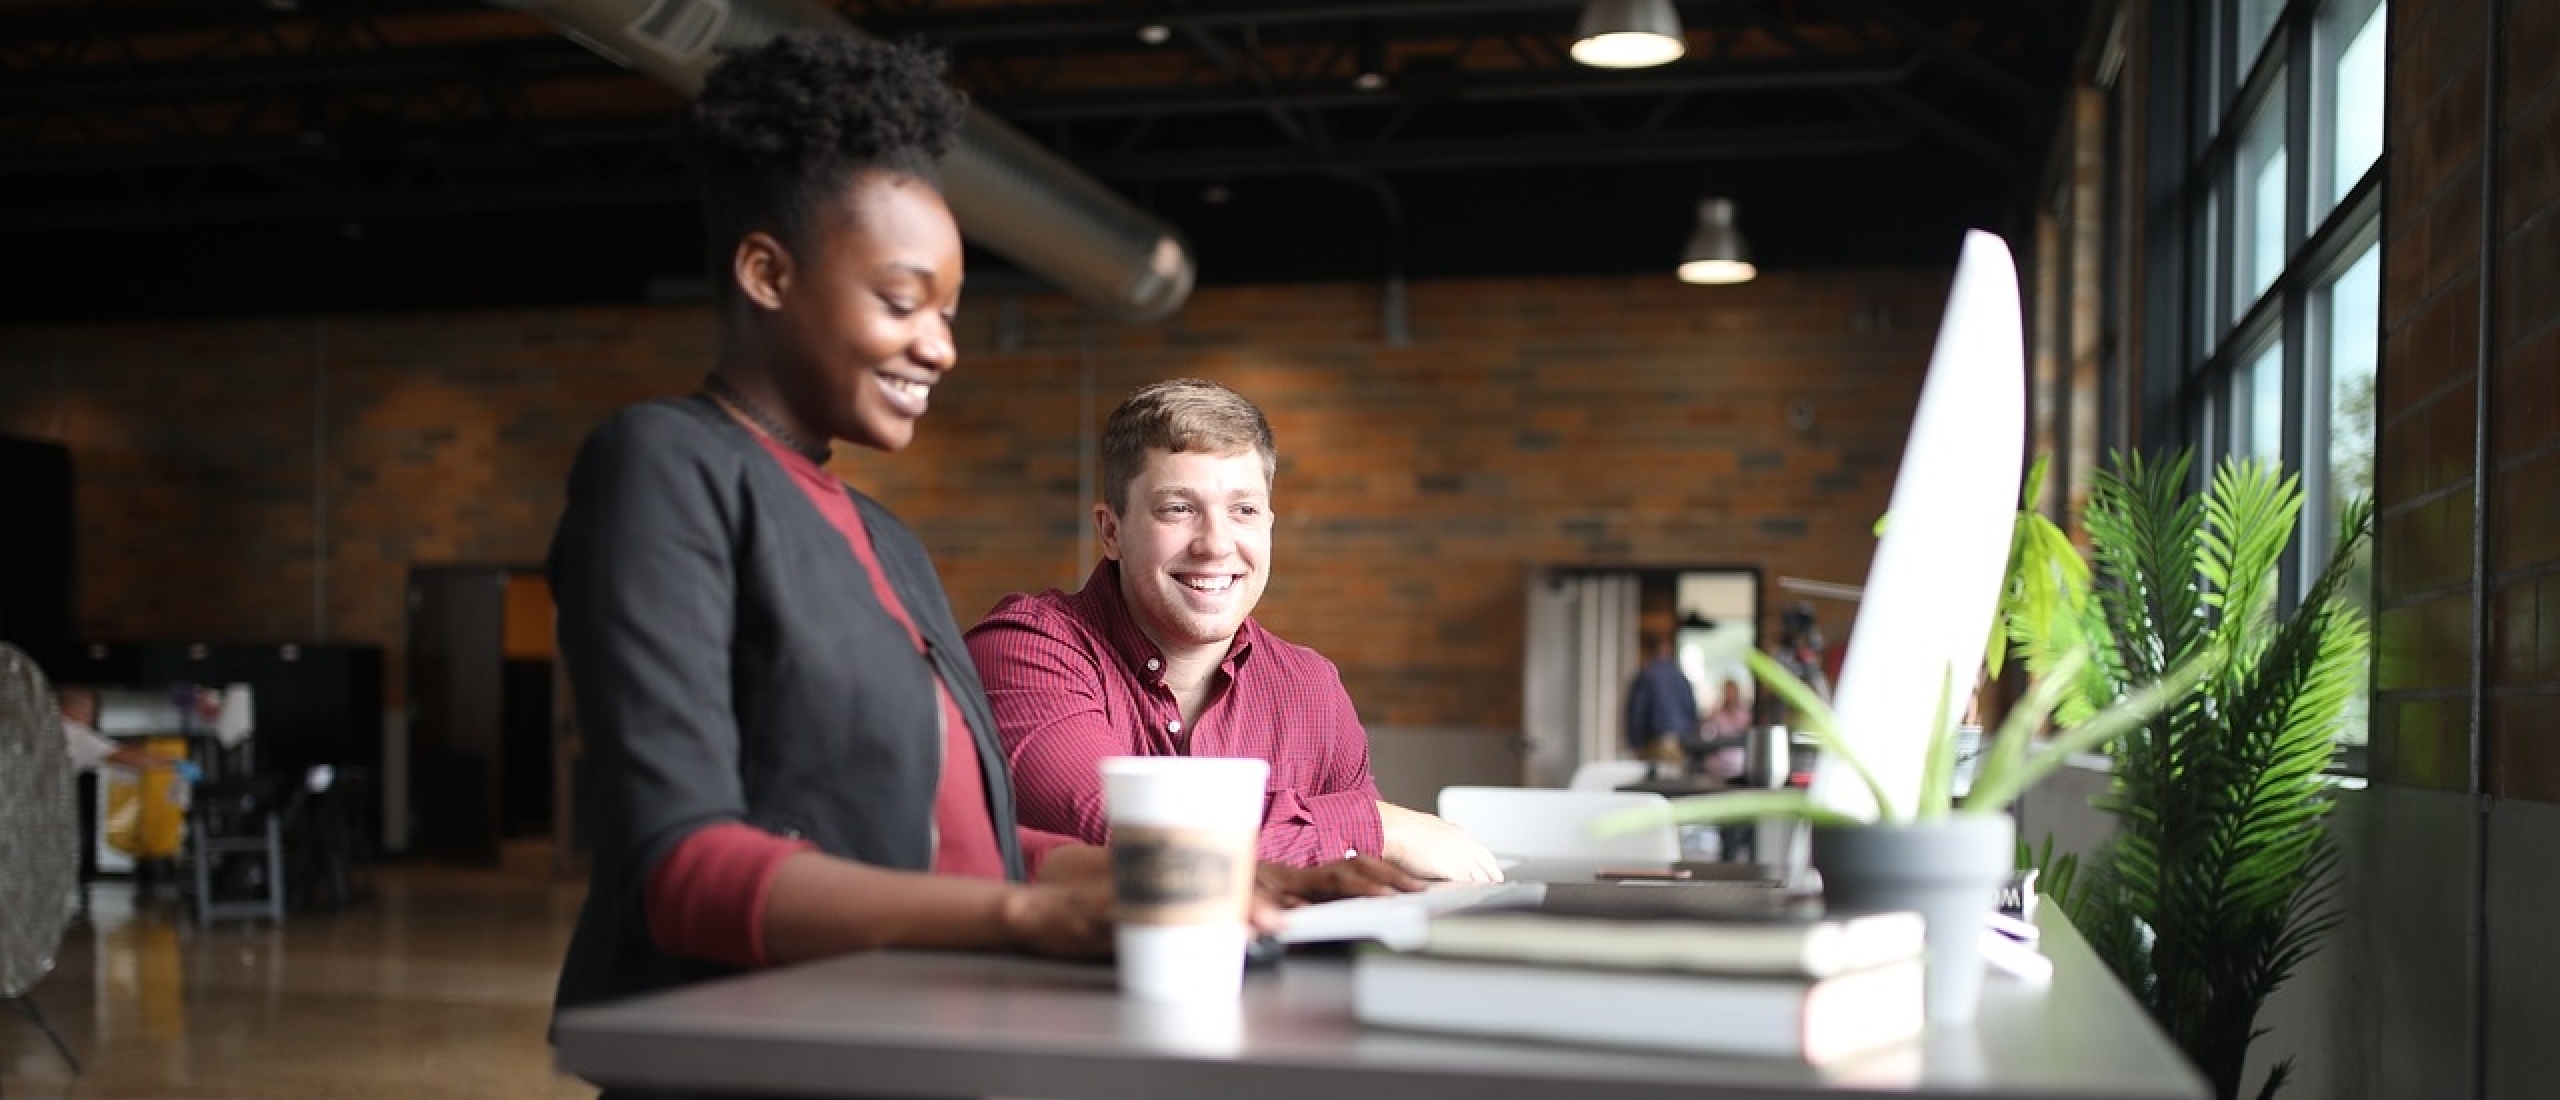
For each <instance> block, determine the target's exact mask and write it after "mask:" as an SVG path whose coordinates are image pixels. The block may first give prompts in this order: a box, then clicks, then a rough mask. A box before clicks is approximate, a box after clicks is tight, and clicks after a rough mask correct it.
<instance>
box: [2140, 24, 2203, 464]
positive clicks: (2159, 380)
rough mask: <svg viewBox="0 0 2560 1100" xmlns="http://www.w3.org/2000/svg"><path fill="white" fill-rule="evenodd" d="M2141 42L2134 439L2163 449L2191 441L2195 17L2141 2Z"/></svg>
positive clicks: (2197, 83)
mask: <svg viewBox="0 0 2560 1100" xmlns="http://www.w3.org/2000/svg"><path fill="white" fill-rule="evenodd" d="M2146 13H2147V14H2148V15H2149V17H2150V25H2149V30H2148V33H2147V34H2145V35H2144V39H2143V51H2142V52H2143V66H2144V74H2143V80H2142V90H2143V100H2144V102H2143V115H2144V117H2145V119H2146V120H2147V123H2148V124H2147V126H2146V127H2145V129H2146V131H2147V135H2146V139H2145V141H2144V148H2143V156H2142V166H2143V167H2142V194H2143V205H2142V208H2143V210H2145V211H2146V212H2147V213H2146V216H2145V217H2144V218H2143V221H2142V236H2143V241H2142V253H2143V262H2142V276H2141V277H2142V288H2143V293H2142V301H2143V311H2142V312H2143V315H2142V318H2141V325H2142V363H2141V365H2140V370H2141V372H2142V423H2141V438H2140V440H2139V441H2138V442H2139V444H2140V445H2141V446H2143V447H2144V448H2145V449H2147V450H2151V451H2154V452H2155V453H2157V452H2163V451H2168V450H2173V449H2175V448H2177V447H2178V446H2180V445H2181V444H2185V443H2192V442H2193V440H2192V439H2191V438H2190V436H2191V434H2192V433H2191V432H2190V430H2189V427H2188V420H2187V412H2188V410H2189V409H2191V408H2193V405H2192V404H2191V401H2192V398H2191V397H2190V394H2191V392H2192V391H2191V388H2190V383H2191V377H2192V376H2191V375H2190V373H2189V371H2188V369H2187V365H2188V364H2189V363H2190V362H2192V358H2191V356H2192V355H2193V348H2192V346H2191V344H2190V341H2192V340H2193V339H2194V335H2193V334H2194V333H2195V331H2196V325H2195V322H2194V318H2193V316H2192V314H2191V312H2190V311H2191V310H2192V309H2193V303H2194V301H2195V288H2194V286H2193V285H2192V284H2193V283H2194V282H2195V269H2194V267H2193V265H2192V264H2190V263H2189V262H2188V241H2189V239H2190V238H2189V234H2190V233H2192V232H2193V228H2192V225H2191V223H2192V222H2193V221H2194V219H2195V217H2196V213H2195V211H2196V209H2197V202H2196V191H2195V190H2194V188H2193V186H2192V184H2193V183H2194V167H2195V163H2196V160H2195V157H2196V144H2195V136H2194V135H2195V133H2196V131H2197V129H2198V128H2200V126H2201V124H2202V121H2203V120H2202V118H2201V117H2200V116H2199V114H2198V112H2197V111H2196V108H2195V105H2196V103H2197V101H2198V93H2199V90H2200V86H2201V82H2200V81H2198V80H2197V79H2196V76H2197V68H2198V65H2197V60H2198V59H2197V51H2196V49H2195V48H2194V46H2195V36H2196V33H2197V30H2198V26H2199V24H2200V23H2201V21H2200V20H2198V19H2196V18H2195V17H2194V16H2195V13H2194V12H2192V11H2191V10H2190V9H2189V6H2188V5H2186V4H2183V3H2175V2H2169V3H2153V4H2149V5H2146Z"/></svg>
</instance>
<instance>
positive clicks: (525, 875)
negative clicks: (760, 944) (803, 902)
mask: <svg viewBox="0 0 2560 1100" xmlns="http://www.w3.org/2000/svg"><path fill="white" fill-rule="evenodd" d="M549 862H550V861H549V853H548V850H547V848H544V847H541V846H538V845H537V846H518V847H514V848H510V849H509V851H508V853H507V859H506V862H505V865H504V866H503V867H501V868H499V869H496V870H474V869H462V868H456V867H444V866H435V865H426V864H392V865H384V866H380V867H376V868H375V869H374V870H373V871H372V873H371V885H372V891H371V893H372V896H371V898H370V899H368V900H367V901H364V902H362V903H360V904H358V905H355V906H353V907H350V908H348V909H347V910H345V911H343V912H338V913H311V914H306V913H295V914H293V915H292V916H291V917H290V918H289V919H287V920H286V921H285V922H284V923H283V924H282V925H281V926H279V925H275V924H270V923H267V922H263V921H256V922H226V923H222V924H217V925H215V926H213V927H212V928H211V929H206V930H199V929H197V928H196V927H195V926H194V925H193V924H191V923H189V922H188V921H187V920H186V919H185V914H184V912H183V911H182V910H181V909H180V908H179V907H178V906H177V904H176V903H174V902H172V901H168V900H165V898H163V899H155V900H151V901H146V902H142V903H139V904H138V903H137V902H136V900H135V898H134V894H133V891H132V890H131V889H130V888H129V887H126V886H123V885H114V884H109V885H100V886H96V887H93V888H92V890H91V895H90V896H91V901H90V913H89V916H88V918H87V919H85V920H81V921H75V922H74V923H73V924H72V926H71V929H70V931H69V932H68V933H67V934H66V935H65V936H64V939H63V944H62V950H61V953H60V955H59V959H58V961H57V963H56V965H55V969H54V972H53V974H52V976H51V977H49V978H47V979H45V981H44V982H43V983H42V984H40V985H38V986H37V987H36V989H35V992H34V994H33V1000H34V1001H35V1003H36V1004H37V1005H38V1006H39V1007H40V1008H41V1009H42V1010H43V1012H44V1015H45V1016H46V1017H47V1018H48V1019H49V1020H50V1021H51V1022H52V1023H53V1025H54V1027H55V1028H56V1029H57V1030H59V1031H60V1032H61V1033H62V1036H63V1038H64V1040H65V1041H67V1042H68V1043H69V1044H70V1046H71V1050H72V1053H74V1054H75V1055H77V1056H78V1057H79V1058H80V1061H81V1063H82V1065H83V1069H84V1072H82V1073H81V1074H79V1075H77V1076H74V1075H73V1074H72V1072H71V1069H70V1067H69V1066H67V1065H65V1064H64V1063H63V1061H62V1059H61V1057H60V1056H59V1055H58V1054H56V1053H55V1052H54V1049H53V1047H52V1046H51V1044H49V1043H47V1042H46V1041H45V1040H44V1037H43V1035H42V1033H40V1032H38V1031H37V1030H36V1029H35V1027H34V1026H33V1025H31V1024H30V1023H28V1022H27V1020H26V1018H25V1017H23V1016H22V1015H20V1014H18V1013H17V1012H15V1011H10V1010H9V1009H8V1008H6V1007H0V1098H8V1100H19V1098H30V1100H32V1098H50V1097H83V1098H86V1097H202V1098H216V1097H218V1098H224V1100H231V1098H242V1100H245V1098H252V1097H297V1098H302V1097H310V1098H320V1097H327V1098H337V1097H350V1098H352V1097H395V1096H396V1097H419V1098H426V1100H432V1098H443V1097H452V1098H456V1100H459V1098H463V1097H471V1098H480V1097H592V1096H594V1095H595V1090H594V1089H592V1088H589V1087H587V1086H586V1085H584V1084H582V1083H580V1082H578V1081H575V1080H571V1079H567V1078H563V1077H560V1076H559V1075H557V1074H556V1073H554V1072H553V1071H552V1068H551V1051H550V1048H549V1046H548V1045H547V1044H546V1043H545V1042H544V1039H543V1028H544V1025H545V1024H546V1022H547V1021H548V1019H549V1016H550V1004H551V986H552V981H553V978H554V977H555V976H556V975H557V973H558V968H559V965H560V956H561V952H562V951H563V950H564V949H565V948H566V947H567V945H568V940H569V929H570V925H571V924H572V922H573V921H574V920H575V919H576V915H577V907H578V902H579V899H580V897H581V895H582V894H583V893H584V888H583V884H582V883H575V882H560V881H555V880H554V879H553V878H552V877H551V876H550V874H549Z"/></svg>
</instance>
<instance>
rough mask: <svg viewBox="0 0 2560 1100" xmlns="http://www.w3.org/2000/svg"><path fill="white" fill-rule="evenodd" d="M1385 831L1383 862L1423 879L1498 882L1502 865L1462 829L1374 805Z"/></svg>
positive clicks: (1397, 808) (1391, 806)
mask: <svg viewBox="0 0 2560 1100" xmlns="http://www.w3.org/2000/svg"><path fill="white" fill-rule="evenodd" d="M1378 824H1379V825H1381V826H1383V827H1384V829H1385V832H1386V841H1387V850H1386V852H1385V853H1384V854H1385V855H1386V857H1387V861H1388V862H1390V863H1393V864H1395V865H1396V866H1398V867H1402V868H1404V869H1405V870H1407V871H1411V872H1413V873H1414V874H1417V875H1420V876H1422V877H1424V878H1434V879H1446V880H1448V881H1450V882H1500V881H1502V864H1501V863H1499V862H1498V861H1496V860H1495V859H1494V858H1493V853H1492V852H1490V851H1487V850H1486V849H1485V846H1484V845H1482V844H1478V843H1476V840H1475V838H1474V837H1471V836H1468V835H1467V834H1466V833H1465V832H1464V831H1463V830H1461V829H1459V828H1458V827H1457V826H1455V825H1451V824H1449V823H1448V822H1446V821H1442V820H1440V819H1439V818H1436V817H1433V816H1431V815H1430V814H1426V813H1419V812H1416V811H1413V810H1408V809H1405V808H1404V807H1402V806H1398V805H1396V804H1395V803H1392V802H1381V803H1378Z"/></svg>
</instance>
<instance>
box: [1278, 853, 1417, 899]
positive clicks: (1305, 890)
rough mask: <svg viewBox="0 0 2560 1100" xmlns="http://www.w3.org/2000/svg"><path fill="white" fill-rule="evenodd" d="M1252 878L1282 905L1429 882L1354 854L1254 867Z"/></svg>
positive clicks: (1373, 893)
mask: <svg viewBox="0 0 2560 1100" xmlns="http://www.w3.org/2000/svg"><path fill="white" fill-rule="evenodd" d="M1253 880H1254V885H1255V887H1257V888H1258V892H1259V893H1260V894H1261V895H1262V897H1263V898H1264V899H1265V900H1267V901H1269V902H1270V903H1272V904H1275V905H1278V906H1280V907H1282V908H1291V907H1295V906H1300V905H1305V904H1307V903H1309V902H1317V901H1333V900H1335V899H1337V898H1366V897H1377V896H1380V895H1384V894H1404V893H1411V892H1413V891H1415V890H1420V889H1422V888H1423V887H1425V886H1428V885H1430V883H1428V882H1426V881H1424V880H1423V879H1421V878H1418V877H1416V876H1414V875H1413V874H1412V873H1410V872H1408V871H1406V870H1405V869H1403V868H1401V867H1398V866H1396V865H1395V864H1392V863H1389V862H1387V861H1386V860H1383V859H1379V858H1377V857H1375V856H1354V857H1352V858H1350V859H1343V860H1335V861H1334V862H1332V863H1326V864H1320V865H1318V866H1314V867H1291V866H1289V865H1287V864H1283V863H1264V864H1261V865H1260V866H1258V867H1256V868H1254V876H1253Z"/></svg>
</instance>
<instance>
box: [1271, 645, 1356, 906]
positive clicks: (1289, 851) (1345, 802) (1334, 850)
mask: <svg viewBox="0 0 2560 1100" xmlns="http://www.w3.org/2000/svg"><path fill="white" fill-rule="evenodd" d="M1325 671H1326V672H1328V673H1332V675H1331V676H1329V677H1328V678H1327V680H1326V682H1325V683H1324V684H1323V685H1322V687H1323V689H1324V690H1326V691H1328V692H1329V694H1330V695H1331V698H1330V699H1329V700H1327V709H1328V710H1329V711H1330V712H1331V715H1332V718H1331V720H1330V721H1328V722H1325V723H1322V725H1323V726H1324V729H1323V730H1322V737H1321V739H1320V740H1318V741H1316V742H1314V743H1305V742H1300V743H1297V744H1291V743H1287V742H1284V743H1283V744H1282V746H1281V749H1280V751H1282V752H1292V751H1306V752H1313V753H1315V754H1316V755H1317V757H1318V760H1319V763H1318V766H1317V769H1316V779H1317V781H1316V783H1315V786H1314V789H1313V790H1310V791H1308V792H1307V793H1305V794H1300V793H1298V792H1297V791H1294V790H1277V791H1273V792H1271V797H1270V799H1269V800H1268V802H1267V803H1266V805H1265V808H1264V811H1263V821H1262V858H1264V859H1267V860H1270V861H1272V862H1274V863H1287V864H1292V865H1295V866H1299V867H1310V866H1314V865H1315V864H1319V863H1329V862H1331V861H1333V860H1337V859H1344V858H1347V857H1349V856H1354V855H1363V856H1374V855H1377V854H1378V852H1379V849H1380V848H1381V847H1382V846H1383V845H1384V844H1385V827H1384V825H1383V824H1382V823H1381V822H1380V821H1379V820H1378V784H1377V781H1376V780H1375V779H1374V778H1373V777H1372V776H1371V775H1370V773H1369V734H1368V731H1367V730H1365V729H1362V728H1361V726H1360V715H1359V712H1358V711H1357V710H1356V709H1354V708H1353V707H1352V705H1351V695H1350V693H1348V692H1346V691H1344V690H1343V688H1342V681H1341V678H1340V674H1339V673H1334V671H1333V670H1332V669H1331V668H1327V669H1326V670H1325Z"/></svg>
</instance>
